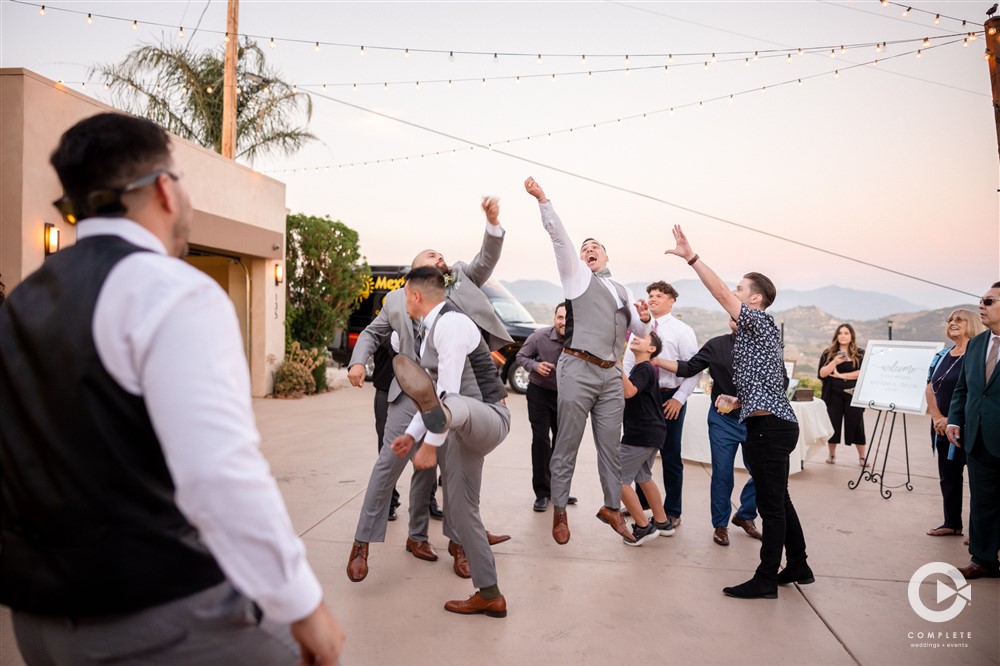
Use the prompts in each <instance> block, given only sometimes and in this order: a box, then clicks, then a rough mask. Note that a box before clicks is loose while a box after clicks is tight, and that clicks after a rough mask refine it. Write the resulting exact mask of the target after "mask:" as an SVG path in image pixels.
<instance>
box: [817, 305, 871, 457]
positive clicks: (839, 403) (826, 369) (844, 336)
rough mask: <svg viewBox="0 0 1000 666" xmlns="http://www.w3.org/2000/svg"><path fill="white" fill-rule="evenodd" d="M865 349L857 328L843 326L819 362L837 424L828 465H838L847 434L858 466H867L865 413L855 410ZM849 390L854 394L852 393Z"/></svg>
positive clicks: (826, 399)
mask: <svg viewBox="0 0 1000 666" xmlns="http://www.w3.org/2000/svg"><path fill="white" fill-rule="evenodd" d="M864 357H865V350H864V349H861V348H860V347H858V343H857V336H856V335H855V334H854V327H853V326H851V325H850V324H841V325H840V326H838V327H837V332H836V333H834V334H833V340H832V341H831V343H830V346H829V347H827V348H826V350H825V351H824V352H823V355H822V356H820V359H819V378H820V379H821V380H822V381H823V392H822V394H821V396H820V397H821V398H822V399H823V402H825V403H826V411H827V414H829V415H830V421H831V423H833V437H831V438H830V439H829V440H828V442H827V443H828V444H829V446H830V455H829V457H827V459H826V463H827V464H828V465H834V464H836V462H837V444H839V443H840V435H841V432H843V435H844V443H845V444H847V445H848V446H850V445H852V444H853V445H855V446H856V447H857V448H858V464H859V465H861V466H862V467H865V466H866V465H865V416H864V414H865V410H864V408H863V407H851V399H852V397H853V396H852V393H853V390H852V389H854V387H855V385H856V384H857V383H858V375H859V374H861V361H862V359H864ZM848 391H851V392H850V393H848Z"/></svg>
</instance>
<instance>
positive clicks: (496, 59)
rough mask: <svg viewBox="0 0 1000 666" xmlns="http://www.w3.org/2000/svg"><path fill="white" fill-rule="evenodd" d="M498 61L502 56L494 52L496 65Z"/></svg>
mask: <svg viewBox="0 0 1000 666" xmlns="http://www.w3.org/2000/svg"><path fill="white" fill-rule="evenodd" d="M498 62H500V56H499V55H498V54H496V53H494V54H493V64H494V65H495V64H497V63H498Z"/></svg>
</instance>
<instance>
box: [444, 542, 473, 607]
mask: <svg viewBox="0 0 1000 666" xmlns="http://www.w3.org/2000/svg"><path fill="white" fill-rule="evenodd" d="M448 554H449V555H451V556H452V557H454V558H455V564H454V565H453V566H452V568H453V569H454V570H455V575H456V576H458V577H459V578H472V571H470V570H469V558H467V557H466V556H465V549H464V548H462V547H461V546H459V545H458V544H457V543H455V542H454V541H450V540H449V541H448ZM456 612H458V611H456Z"/></svg>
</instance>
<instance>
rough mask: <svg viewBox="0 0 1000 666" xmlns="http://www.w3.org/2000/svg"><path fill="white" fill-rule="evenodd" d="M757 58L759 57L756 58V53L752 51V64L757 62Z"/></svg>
mask: <svg viewBox="0 0 1000 666" xmlns="http://www.w3.org/2000/svg"><path fill="white" fill-rule="evenodd" d="M758 57H759V56H758V54H757V52H756V51H754V52H753V61H754V62H757V58H758Z"/></svg>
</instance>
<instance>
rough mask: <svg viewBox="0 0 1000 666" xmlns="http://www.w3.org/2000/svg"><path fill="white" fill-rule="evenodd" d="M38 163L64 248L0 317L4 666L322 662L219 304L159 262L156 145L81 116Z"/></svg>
mask: <svg viewBox="0 0 1000 666" xmlns="http://www.w3.org/2000/svg"><path fill="white" fill-rule="evenodd" d="M51 161H52V166H54V167H55V169H56V172H57V173H58V175H59V180H60V182H61V183H62V186H63V190H64V192H65V195H64V196H63V198H62V199H60V200H59V201H58V202H57V204H56V205H57V207H58V208H59V210H60V212H61V213H62V214H63V217H64V219H65V220H66V221H67V222H68V223H71V224H72V223H75V222H77V221H79V224H78V226H77V234H76V237H77V238H76V243H75V244H74V245H73V246H71V247H69V248H67V249H64V250H62V251H60V252H58V253H57V254H55V255H53V256H51V257H49V258H48V259H46V260H45V263H44V264H43V265H42V267H41V268H40V269H39V270H38V271H36V272H35V273H33V274H32V275H30V276H28V277H27V278H26V279H25V280H24V281H23V282H22V283H21V284H20V285H18V287H17V288H16V289H14V291H13V293H12V294H11V295H10V298H9V299H8V300H7V301H6V302H5V303H4V305H3V307H0V459H2V460H3V464H2V465H0V496H2V497H3V501H0V604H4V605H6V606H9V607H10V608H11V609H12V610H13V621H14V631H15V634H16V635H17V640H18V644H19V646H20V648H21V652H22V654H23V656H24V658H25V661H27V663H29V664H55V663H60V664H70V663H71V664H98V663H140V662H141V663H143V664H249V663H252V664H290V663H295V661H297V660H298V657H299V655H297V654H296V650H295V646H294V643H293V642H292V639H293V638H294V639H295V640H296V641H297V642H298V643H299V645H300V646H301V661H302V662H304V663H330V664H333V663H337V661H338V656H339V653H340V649H341V646H342V644H343V640H344V637H343V633H342V632H341V630H340V627H339V626H338V625H337V623H336V621H335V620H334V619H333V616H332V615H330V612H329V611H328V610H327V608H326V605H325V604H324V603H323V601H322V596H323V590H322V588H321V587H320V585H319V582H318V581H317V580H316V576H315V575H314V574H313V571H312V569H311V568H310V567H309V564H308V562H307V561H306V557H305V547H304V546H303V544H302V540H301V539H299V537H298V536H297V535H296V533H295V531H294V530H293V529H292V524H291V521H290V520H289V518H288V513H287V512H286V510H285V505H284V502H283V501H282V499H281V494H280V493H279V492H278V486H277V484H276V483H275V481H274V478H272V477H271V475H270V473H269V472H268V467H267V462H266V461H265V460H264V458H263V457H262V456H261V454H260V451H259V450H258V445H259V443H260V436H259V434H258V433H257V428H256V426H255V425H254V416H253V409H252V404H251V401H250V376H249V372H248V371H247V364H246V358H245V357H244V356H243V343H242V340H241V337H240V334H239V325H238V323H237V321H236V313H235V312H234V311H233V305H232V302H230V300H229V298H228V297H227V296H226V294H225V292H224V291H222V289H220V288H219V285H218V284H216V282H215V281H214V280H212V279H211V278H210V277H208V276H207V275H205V274H204V273H202V272H200V271H198V270H196V269H195V268H193V267H192V266H190V265H188V264H186V263H184V262H183V261H180V260H179V259H178V257H182V256H184V254H186V252H187V238H188V232H189V229H190V223H191V221H192V217H193V209H192V206H191V201H190V198H189V196H188V193H187V190H186V188H185V187H184V183H183V179H182V178H181V176H179V175H178V173H179V172H178V170H177V167H176V166H175V165H174V161H173V158H172V155H171V146H170V138H169V136H168V135H167V133H166V132H165V131H163V129H162V128H160V127H158V126H157V125H156V124H154V123H152V122H150V121H148V120H145V119H142V118H135V117H132V116H126V115H121V114H115V113H103V114H99V115H96V116H93V117H91V118H87V119H86V120H83V121H81V122H79V123H77V124H76V125H75V126H74V127H72V128H71V129H69V130H68V131H67V132H66V133H65V134H63V136H62V138H61V140H60V142H59V146H58V147H57V148H56V150H55V152H54V153H53V154H52V158H51ZM289 625H290V627H289ZM289 628H290V629H291V633H289Z"/></svg>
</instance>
